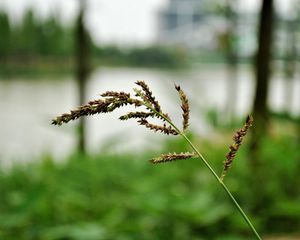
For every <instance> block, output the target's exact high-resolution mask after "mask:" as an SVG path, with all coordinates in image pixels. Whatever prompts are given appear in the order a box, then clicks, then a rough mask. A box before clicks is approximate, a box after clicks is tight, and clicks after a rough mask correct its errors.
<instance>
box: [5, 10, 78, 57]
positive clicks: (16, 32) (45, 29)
mask: <svg viewBox="0 0 300 240" xmlns="http://www.w3.org/2000/svg"><path fill="white" fill-rule="evenodd" d="M73 30H74V27H73V26H63V25H62V24H61V23H60V22H59V21H58V20H57V19H56V18H55V17H54V16H50V17H49V18H47V19H45V20H41V19H37V18H36V17H35V15H34V13H33V11H32V10H28V11H27V12H26V13H25V15H24V17H23V19H22V20H21V21H20V22H19V23H17V24H12V22H11V21H10V19H9V16H8V15H7V13H5V12H0V36H1V37H0V59H1V60H7V59H8V58H10V59H11V58H12V59H13V60H17V59H20V57H21V58H22V57H37V56H69V55H71V54H72V52H73V46H74V38H73Z"/></svg>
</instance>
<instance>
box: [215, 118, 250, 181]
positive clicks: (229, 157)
mask: <svg viewBox="0 0 300 240" xmlns="http://www.w3.org/2000/svg"><path fill="white" fill-rule="evenodd" d="M252 123H253V117H252V116H248V117H247V119H246V122H245V124H244V126H243V127H242V128H241V129H239V130H238V131H237V132H236V133H235V134H234V136H233V140H234V142H233V144H232V145H231V146H229V152H228V153H227V154H226V160H225V161H224V168H223V172H222V174H221V179H222V180H223V179H224V177H225V176H226V173H227V171H228V169H229V168H230V167H231V165H232V162H233V160H234V158H235V156H236V153H237V151H238V150H239V147H240V146H241V144H242V140H243V138H244V137H245V136H246V134H247V131H248V129H249V128H250V127H251V126H252Z"/></svg>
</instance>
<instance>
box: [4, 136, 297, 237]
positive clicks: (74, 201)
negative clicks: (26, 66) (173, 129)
mask: <svg viewBox="0 0 300 240" xmlns="http://www.w3.org/2000/svg"><path fill="white" fill-rule="evenodd" d="M183 144H184V142H183V141H182V140H172V141H170V142H166V144H165V146H164V147H163V148H164V149H162V152H166V151H169V150H172V149H170V148H172V147H174V148H176V150H177V151H180V150H181V149H182V150H185V149H186V146H184V145H183ZM263 144H264V146H263V149H264V152H263V153H262V156H261V157H262V159H264V165H263V166H261V168H262V171H263V172H264V173H265V178H264V183H263V184H262V183H261V182H256V181H255V180H256V178H255V176H254V177H253V176H251V175H250V174H251V173H250V171H249V164H250V163H249V161H250V160H249V159H247V155H248V154H247V151H248V149H247V148H246V145H247V144H245V146H242V148H241V152H239V154H238V155H237V159H236V160H235V162H234V166H233V167H232V169H231V171H230V173H229V174H228V176H227V177H226V182H227V184H228V185H229V186H230V187H231V189H233V192H234V194H235V195H236V196H237V198H238V200H239V201H240V202H242V203H243V206H244V207H245V208H246V209H248V211H249V210H251V207H252V200H253V188H262V189H263V191H262V194H263V196H260V197H262V198H263V199H265V200H266V201H265V202H264V205H263V209H264V211H263V213H261V214H260V215H256V214H255V217H256V218H255V219H254V220H255V225H256V226H257V227H258V228H259V229H260V231H261V232H262V233H264V234H267V233H272V232H275V233H276V232H289V231H290V232H292V231H293V232H295V231H297V229H300V217H299V216H300V209H299V204H298V203H299V201H300V192H299V187H298V186H299V184H300V182H299V177H298V174H299V169H300V163H299V157H300V156H299V151H298V145H297V144H298V143H297V142H296V139H294V140H293V139H291V138H287V137H285V136H280V137H276V138H272V139H270V138H269V139H265V141H264V142H263ZM198 145H199V148H200V149H201V150H202V151H203V152H206V153H207V154H206V155H207V157H209V159H211V163H212V165H214V167H216V169H218V168H219V170H220V171H221V170H222V161H223V159H224V155H225V153H226V152H227V147H223V144H222V146H219V145H217V146H216V144H215V143H209V142H200V143H199V144H198ZM154 155H157V152H156V153H150V152H148V153H145V154H144V155H139V156H137V155H125V156H124V155H122V156H121V155H115V156H112V155H109V154H103V155H99V156H82V155H74V156H71V157H70V158H69V159H68V160H66V161H65V162H62V163H55V162H54V161H53V160H52V159H51V158H49V157H45V158H44V159H43V160H42V161H40V162H38V163H31V164H28V165H25V166H20V165H15V166H13V167H12V168H11V169H10V170H7V169H3V170H2V171H0V192H1V194H0V238H1V239H20V240H22V239H49V240H50V239H247V235H245V234H249V231H248V229H247V225H246V224H245V223H244V222H243V219H242V218H241V216H240V215H239V214H238V213H237V212H236V211H235V209H234V208H233V206H232V205H231V203H230V202H229V200H228V201H226V200H224V196H225V193H223V192H222V191H220V190H219V186H217V184H216V183H215V180H214V179H212V177H211V175H210V173H208V171H207V170H206V168H205V166H204V165H203V164H202V163H201V162H200V161H199V160H197V159H190V160H187V161H183V162H175V163H170V164H163V165H157V166H153V165H151V164H149V163H148V162H147V159H148V158H151V157H153V156H154ZM257 197H258V196H255V198H257ZM207 226H209V227H207ZM249 239H251V238H250V237H249Z"/></svg>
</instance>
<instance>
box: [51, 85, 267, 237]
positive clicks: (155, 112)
mask: <svg viewBox="0 0 300 240" xmlns="http://www.w3.org/2000/svg"><path fill="white" fill-rule="evenodd" d="M136 85H137V86H138V88H134V89H133V90H134V92H135V95H134V97H131V94H130V93H125V92H114V91H107V92H105V93H103V94H101V97H102V98H100V99H97V100H93V101H90V102H88V104H86V105H82V106H80V107H78V108H77V109H75V110H72V111H70V113H65V114H62V115H61V116H58V117H56V118H55V119H53V120H52V124H54V125H62V124H63V123H68V122H70V121H72V120H76V119H78V118H80V117H84V116H88V115H94V114H99V113H109V112H112V111H114V110H116V109H118V108H121V107H123V106H126V105H131V106H134V107H135V108H139V109H142V110H141V111H134V112H129V113H127V114H125V115H122V116H120V120H123V121H124V120H129V119H136V120H137V122H138V123H139V124H140V125H142V126H145V127H146V128H148V129H150V130H152V131H155V132H161V133H163V134H166V135H171V136H177V135H178V136H181V137H182V138H183V139H184V140H185V141H186V142H187V143H188V144H189V145H190V147H191V149H192V150H193V152H191V153H190V152H181V153H176V152H174V153H167V154H161V155H160V156H158V157H155V158H152V159H151V160H150V162H151V163H153V164H160V163H166V162H172V161H176V160H185V159H189V158H195V157H197V158H199V159H200V160H201V161H202V162H203V163H204V165H205V166H206V167H207V168H208V169H209V171H210V172H211V174H212V175H213V176H214V178H215V179H216V180H217V182H218V184H219V185H220V186H221V187H222V188H223V189H224V191H225V193H226V194H227V195H228V197H229V199H230V201H231V202H232V204H233V205H234V206H235V207H236V209H237V210H238V211H239V213H240V214H241V215H242V217H243V219H244V220H245V221H246V223H247V224H248V226H249V229H250V230H251V231H252V233H253V235H254V236H255V238H256V239H261V237H260V236H259V234H258V233H257V231H256V229H255V227H254V226H253V224H252V222H251V221H250V219H249V218H248V216H247V215H246V213H245V212H244V210H243V209H242V208H241V207H240V205H239V204H238V202H237V201H236V199H235V197H234V196H233V195H232V193H231V191H230V190H229V189H228V187H227V185H226V184H225V183H224V178H225V176H226V174H227V172H228V170H229V168H230V167H231V165H232V163H233V160H234V158H235V155H236V153H237V151H238V149H239V147H240V145H241V143H242V140H243V138H244V137H245V135H246V134H247V131H248V129H249V128H250V126H251V125H252V123H253V118H252V117H251V116H248V117H247V119H246V122H245V124H244V126H243V127H242V128H241V129H240V130H238V131H237V132H236V133H235V135H234V137H233V139H234V143H233V144H232V145H231V146H230V147H229V153H228V154H227V155H226V160H225V161H224V167H223V171H222V173H221V175H220V176H219V175H218V174H217V173H216V171H215V170H214V169H213V167H212V166H211V164H210V163H209V162H208V161H207V160H206V159H205V158H204V156H203V155H202V154H201V152H200V151H199V149H198V148H197V147H196V146H195V145H194V144H193V143H192V141H191V140H190V139H189V138H188V136H187V135H186V131H187V129H188V127H189V115H190V106H189V102H188V99H187V96H186V94H185V93H184V91H183V90H182V89H181V87H180V86H179V85H175V89H176V91H177V92H178V94H179V97H180V100H181V109H182V127H181V128H179V127H177V126H176V125H175V123H174V122H173V121H172V119H171V117H170V116H169V114H167V113H165V112H164V111H163V110H162V108H161V106H160V103H159V102H158V101H157V100H156V98H155V97H154V95H153V94H152V92H151V90H150V88H149V86H148V85H147V84H146V83H145V82H144V81H137V82H136ZM151 118H152V119H156V120H160V121H161V122H162V124H161V125H158V124H154V123H151V122H150V120H149V119H151Z"/></svg>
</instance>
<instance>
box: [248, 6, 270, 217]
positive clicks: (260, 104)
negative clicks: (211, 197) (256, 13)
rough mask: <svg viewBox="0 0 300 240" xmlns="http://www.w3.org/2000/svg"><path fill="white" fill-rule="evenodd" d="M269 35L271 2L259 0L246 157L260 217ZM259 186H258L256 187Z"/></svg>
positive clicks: (265, 178)
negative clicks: (250, 117)
mask: <svg viewBox="0 0 300 240" xmlns="http://www.w3.org/2000/svg"><path fill="white" fill-rule="evenodd" d="M272 33H273V0H263V1H262V8H261V12H260V19H259V31H258V50H257V55H256V62H255V67H256V89H255V97H254V106H253V115H254V120H255V127H254V128H253V129H252V133H253V134H252V138H251V144H250V152H249V158H250V160H251V162H250V167H251V175H252V177H253V176H255V182H254V183H253V184H254V185H255V186H256V187H253V198H252V203H251V205H252V207H253V211H254V212H255V213H256V214H260V212H261V210H262V209H263V206H264V202H268V201H269V199H268V195H267V193H266V191H265V190H266V188H267V182H268V176H267V175H266V174H265V172H264V170H263V161H262V158H263V157H262V151H261V150H262V149H261V148H262V143H263V139H264V137H265V136H266V134H267V129H268V127H269V120H270V119H269V118H270V116H269V115H270V114H269V111H268V106H267V94H268V87H269V78H270V72H271V71H270V65H271V46H272ZM258 184H259V187H257V186H258Z"/></svg>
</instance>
